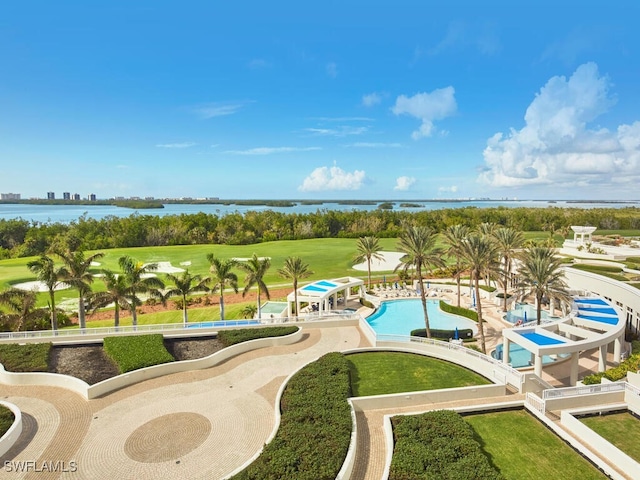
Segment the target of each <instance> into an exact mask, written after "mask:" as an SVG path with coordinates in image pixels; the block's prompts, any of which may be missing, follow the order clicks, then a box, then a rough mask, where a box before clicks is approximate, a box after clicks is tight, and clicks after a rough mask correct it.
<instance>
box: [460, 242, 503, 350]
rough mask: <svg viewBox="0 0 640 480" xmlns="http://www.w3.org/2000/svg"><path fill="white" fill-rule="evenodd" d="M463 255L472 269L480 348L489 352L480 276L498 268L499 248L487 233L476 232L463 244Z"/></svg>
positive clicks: (489, 273)
mask: <svg viewBox="0 0 640 480" xmlns="http://www.w3.org/2000/svg"><path fill="white" fill-rule="evenodd" d="M462 256H463V257H464V259H465V260H466V261H467V263H468V265H469V268H470V269H471V283H472V285H473V286H474V289H475V290H474V291H475V296H476V312H477V314H478V331H479V332H480V348H481V350H482V353H485V354H486V353H487V348H486V346H485V339H484V324H483V320H482V300H481V298H480V278H481V277H482V276H485V277H489V276H490V275H491V272H493V271H495V269H496V268H497V250H496V246H495V243H494V242H492V241H491V239H490V238H489V237H488V236H487V235H482V234H480V233H474V234H471V235H469V236H468V237H467V238H466V239H465V240H464V242H463V244H462Z"/></svg>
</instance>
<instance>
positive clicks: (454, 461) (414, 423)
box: [389, 410, 504, 480]
mask: <svg viewBox="0 0 640 480" xmlns="http://www.w3.org/2000/svg"><path fill="white" fill-rule="evenodd" d="M391 422H392V424H393V437H394V449H393V458H392V459H391V469H390V472H389V480H409V479H432V478H438V479H445V480H454V479H456V480H457V479H465V480H492V479H495V480H502V479H503V478H504V477H503V476H502V475H501V474H500V472H498V471H497V470H496V469H495V468H494V467H493V466H492V465H491V463H490V462H489V459H488V458H487V457H486V455H485V454H484V453H483V451H482V448H481V446H480V444H479V443H478V442H477V441H476V440H475V438H474V431H473V428H472V427H471V425H469V424H468V423H467V422H465V421H464V420H463V418H462V417H461V416H460V415H458V414H457V413H455V412H453V411H450V410H438V411H434V412H428V413H424V414H422V415H411V416H397V417H393V418H392V419H391Z"/></svg>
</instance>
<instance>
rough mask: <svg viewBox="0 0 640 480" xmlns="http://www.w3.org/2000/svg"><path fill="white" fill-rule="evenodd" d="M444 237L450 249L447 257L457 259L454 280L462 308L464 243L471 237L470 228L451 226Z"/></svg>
mask: <svg viewBox="0 0 640 480" xmlns="http://www.w3.org/2000/svg"><path fill="white" fill-rule="evenodd" d="M443 233H444V237H445V239H446V241H447V245H448V247H449V248H448V249H447V255H450V256H453V257H455V259H456V265H455V271H454V274H453V276H454V278H455V279H456V284H457V285H458V306H460V277H461V276H462V272H463V271H464V264H463V262H462V260H463V257H462V243H463V242H464V239H465V238H467V235H469V227H467V226H466V225H460V224H457V225H451V226H449V227H447V228H446V229H445V231H444V232H443Z"/></svg>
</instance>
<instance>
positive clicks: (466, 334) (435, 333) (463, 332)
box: [411, 328, 473, 340]
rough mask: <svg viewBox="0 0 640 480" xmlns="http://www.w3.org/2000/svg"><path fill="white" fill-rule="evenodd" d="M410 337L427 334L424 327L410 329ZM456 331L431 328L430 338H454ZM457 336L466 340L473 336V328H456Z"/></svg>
mask: <svg viewBox="0 0 640 480" xmlns="http://www.w3.org/2000/svg"><path fill="white" fill-rule="evenodd" d="M411 336H412V337H423V338H425V337H426V336H427V329H426V328H418V329H417V330H411ZM455 336H456V331H455V330H439V329H437V328H432V329H431V338H440V339H443V340H449V339H450V338H455ZM458 338H459V339H460V340H467V339H470V338H473V330H471V329H470V328H461V329H458Z"/></svg>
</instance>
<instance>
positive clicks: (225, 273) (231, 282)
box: [207, 253, 238, 320]
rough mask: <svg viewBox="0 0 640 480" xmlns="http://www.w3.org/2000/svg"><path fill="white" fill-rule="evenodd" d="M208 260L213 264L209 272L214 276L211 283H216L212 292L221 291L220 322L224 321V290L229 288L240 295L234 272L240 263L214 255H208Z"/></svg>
mask: <svg viewBox="0 0 640 480" xmlns="http://www.w3.org/2000/svg"><path fill="white" fill-rule="evenodd" d="M207 260H208V261H209V263H210V264H211V267H210V268H209V271H210V272H211V274H212V277H211V281H212V282H213V283H214V285H213V288H212V289H211V291H214V290H215V289H216V288H219V289H220V320H224V290H225V288H226V287H227V286H229V287H231V288H232V289H233V291H234V292H235V293H238V276H237V275H236V274H235V273H234V272H233V271H232V269H233V268H234V267H236V266H237V265H238V261H237V260H234V259H233V258H231V259H228V260H223V259H221V258H217V257H215V256H214V255H213V253H209V254H208V255H207Z"/></svg>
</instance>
